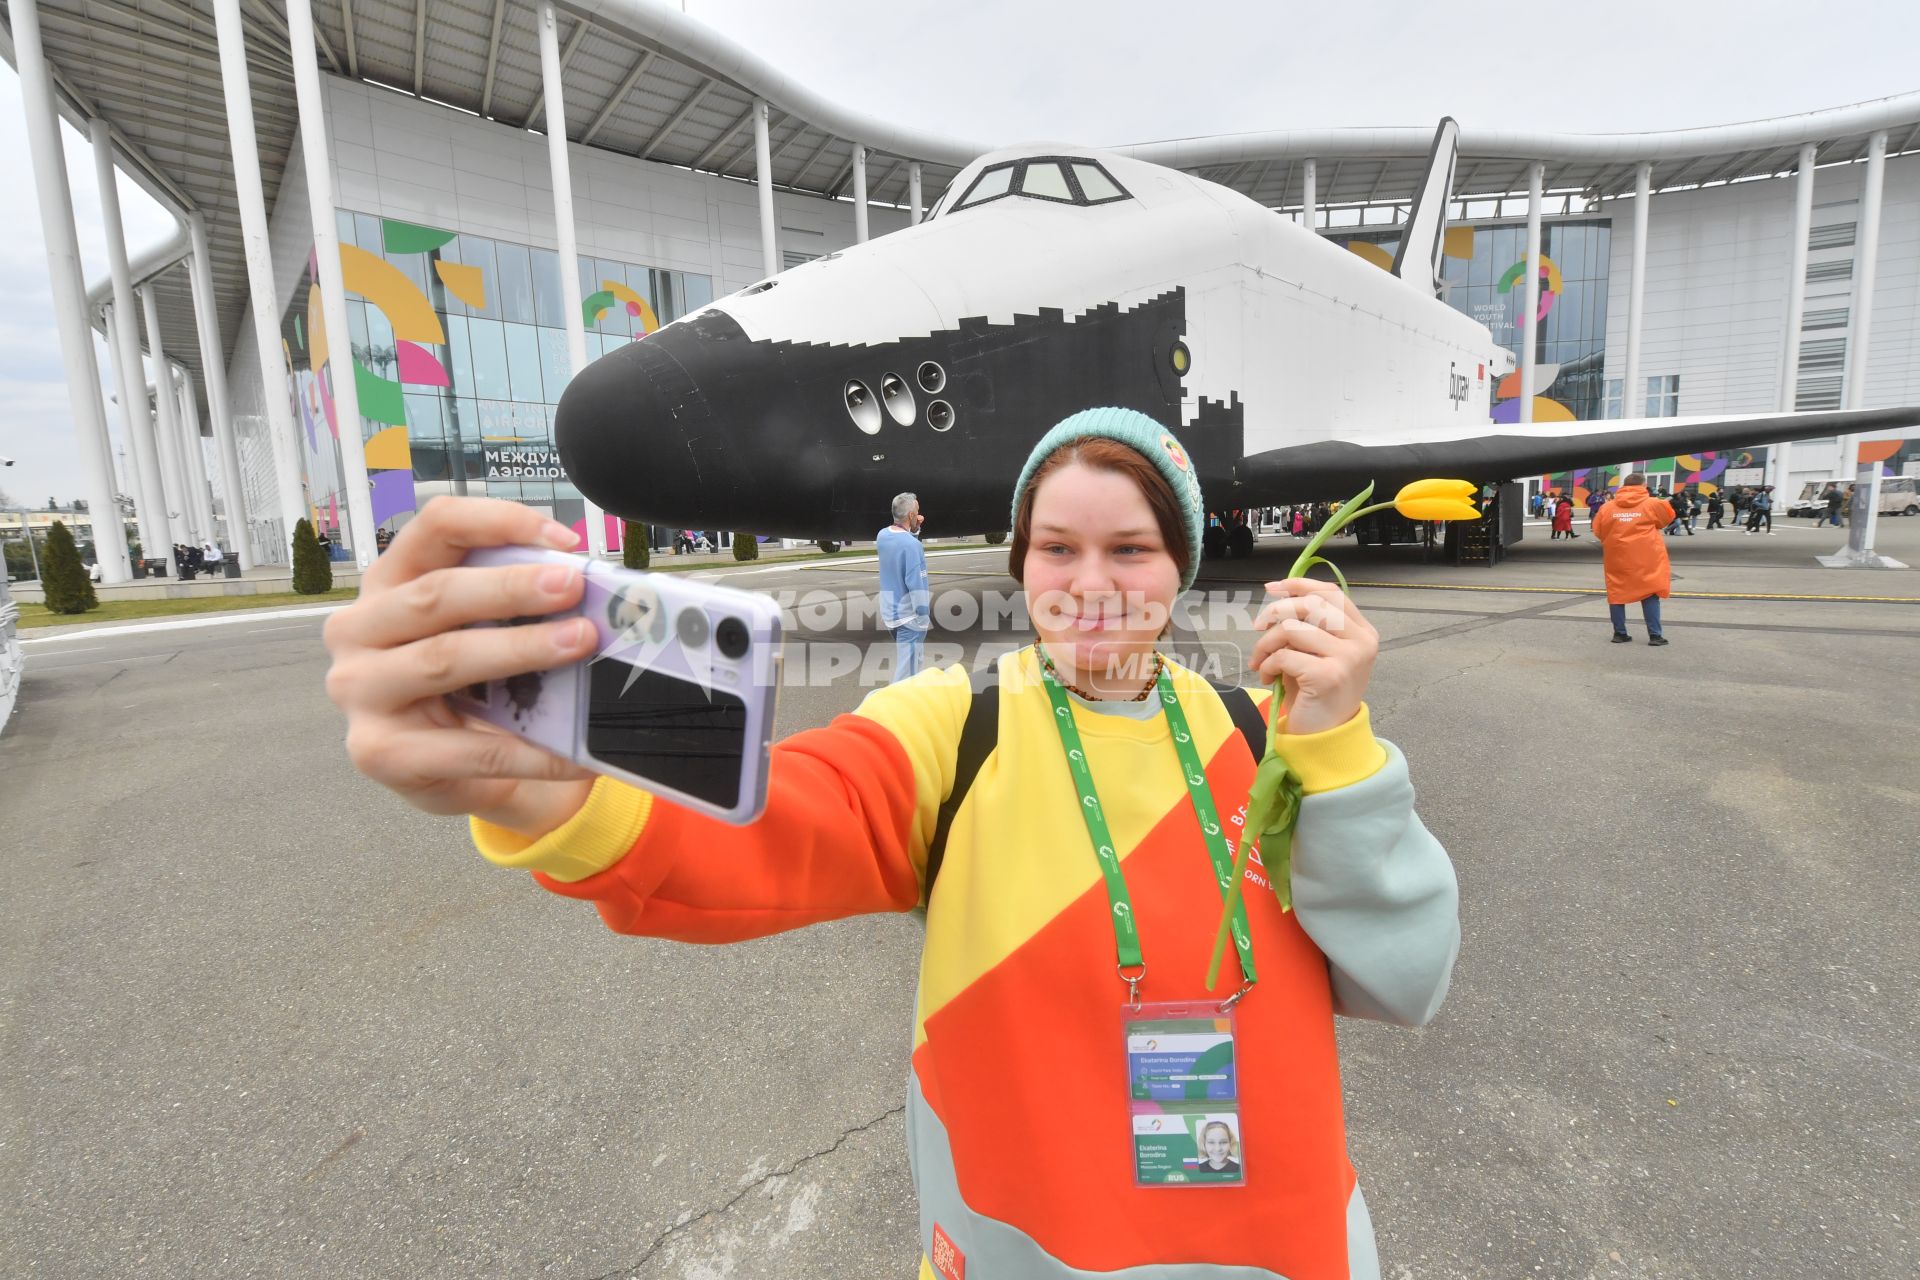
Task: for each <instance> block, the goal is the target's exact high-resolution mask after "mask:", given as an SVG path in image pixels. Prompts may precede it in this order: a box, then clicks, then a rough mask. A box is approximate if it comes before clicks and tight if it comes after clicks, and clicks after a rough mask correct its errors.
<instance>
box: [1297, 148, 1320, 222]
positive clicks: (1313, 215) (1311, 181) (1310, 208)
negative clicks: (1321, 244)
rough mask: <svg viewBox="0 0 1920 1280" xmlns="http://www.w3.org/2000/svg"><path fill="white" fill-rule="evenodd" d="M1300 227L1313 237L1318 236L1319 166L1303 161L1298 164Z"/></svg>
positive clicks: (1312, 162) (1316, 163)
mask: <svg viewBox="0 0 1920 1280" xmlns="http://www.w3.org/2000/svg"><path fill="white" fill-rule="evenodd" d="M1300 174H1301V177H1300V181H1301V183H1302V186H1303V189H1302V190H1301V192H1300V225H1301V226H1303V227H1305V228H1306V229H1307V230H1309V231H1311V232H1313V234H1315V235H1319V234H1320V165H1319V163H1318V162H1316V161H1313V160H1304V161H1302V162H1301V164H1300Z"/></svg>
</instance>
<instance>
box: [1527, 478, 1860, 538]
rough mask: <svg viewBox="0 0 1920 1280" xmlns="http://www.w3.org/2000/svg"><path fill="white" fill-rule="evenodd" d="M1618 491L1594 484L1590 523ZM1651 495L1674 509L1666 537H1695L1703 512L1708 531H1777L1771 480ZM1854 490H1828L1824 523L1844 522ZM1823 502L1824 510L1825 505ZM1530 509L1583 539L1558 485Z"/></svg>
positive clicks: (1535, 498) (1819, 512)
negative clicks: (1844, 512)
mask: <svg viewBox="0 0 1920 1280" xmlns="http://www.w3.org/2000/svg"><path fill="white" fill-rule="evenodd" d="M1618 493H1619V490H1618V489H1595V490H1593V491H1591V492H1590V493H1588V494H1587V523H1588V524H1589V525H1591V524H1592V523H1593V521H1594V520H1596V519H1597V518H1598V517H1599V515H1600V509H1601V508H1602V507H1603V506H1605V505H1606V504H1607V503H1608V502H1610V501H1612V500H1613V498H1614V497H1616V496H1617V495H1618ZM1648 496H1649V497H1653V498H1658V499H1660V500H1661V501H1662V502H1665V503H1666V504H1667V505H1668V506H1669V507H1670V508H1671V509H1672V511H1673V519H1672V520H1670V521H1669V522H1667V524H1666V526H1665V530H1664V532H1665V536H1667V537H1670V538H1672V537H1680V536H1683V535H1684V536H1686V537H1689V538H1691V537H1693V536H1694V535H1695V533H1696V532H1698V530H1697V529H1696V528H1695V525H1696V523H1697V522H1698V520H1699V519H1700V517H1701V516H1702V515H1704V516H1705V517H1706V519H1707V532H1709V533H1711V532H1712V531H1713V530H1715V529H1728V528H1736V527H1737V528H1743V529H1744V530H1745V531H1746V532H1747V533H1750V534H1753V533H1760V534H1771V533H1772V532H1773V510H1774V501H1775V499H1774V487H1773V486H1772V485H1770V484H1768V485H1738V486H1735V487H1733V488H1731V489H1721V488H1715V489H1714V490H1713V491H1712V492H1710V493H1704V494H1703V493H1702V492H1701V491H1700V489H1699V488H1698V487H1696V486H1690V485H1681V486H1680V487H1679V488H1678V489H1672V488H1667V487H1663V488H1661V489H1660V490H1659V491H1658V492H1657V493H1656V492H1652V491H1649V493H1648ZM1850 497H1851V495H1850V494H1845V493H1842V492H1841V491H1840V487H1839V485H1838V484H1829V485H1828V486H1827V488H1826V492H1825V493H1823V494H1821V495H1820V497H1819V498H1818V499H1817V502H1816V507H1815V513H1816V516H1817V517H1818V518H1819V519H1820V520H1821V522H1822V523H1825V521H1827V520H1829V519H1830V520H1832V522H1833V523H1834V524H1836V525H1837V524H1839V523H1840V514H1839V513H1840V512H1841V511H1842V510H1843V509H1844V508H1845V506H1846V504H1847V502H1848V501H1850ZM1823 507H1824V510H1823V509H1822V508H1823ZM1528 508H1529V510H1530V512H1531V513H1532V515H1533V518H1534V519H1536V520H1547V521H1550V522H1551V524H1552V527H1553V532H1552V534H1551V536H1552V537H1554V538H1569V539H1574V538H1578V537H1579V536H1580V535H1579V534H1577V533H1575V532H1574V529H1573V501H1572V499H1571V498H1569V497H1568V496H1567V495H1566V494H1565V493H1563V492H1561V491H1560V490H1558V489H1541V490H1539V491H1537V492H1535V493H1534V494H1533V495H1532V496H1531V497H1530V498H1529V499H1528Z"/></svg>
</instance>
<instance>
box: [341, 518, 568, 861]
mask: <svg viewBox="0 0 1920 1280" xmlns="http://www.w3.org/2000/svg"><path fill="white" fill-rule="evenodd" d="M577 542H578V537H577V535H576V534H575V533H574V532H573V531H572V530H571V529H569V528H567V527H566V526H565V525H563V524H560V523H559V522H558V521H555V520H549V519H547V518H546V517H544V516H542V515H540V514H539V513H538V512H536V511H534V510H532V509H531V508H529V507H524V506H521V505H520V504H519V503H517V502H504V501H500V500H498V499H489V498H435V499H434V500H433V501H431V502H429V503H428V504H427V505H426V506H425V507H424V508H423V509H422V510H421V512H420V514H419V515H418V516H416V517H415V518H414V519H413V520H411V521H409V522H408V523H407V526H406V527H405V528H404V529H402V530H401V531H400V534H399V536H398V537H396V538H394V540H393V544H392V545H391V546H390V547H388V548H387V550H386V551H385V552H384V553H383V554H382V555H381V556H380V557H379V558H378V559H377V560H376V561H375V562H374V563H373V564H372V565H371V566H370V567H369V568H368V569H367V572H366V573H365V574H364V575H363V576H362V578H361V580H360V597H359V599H357V600H355V601H354V602H353V603H352V604H350V605H348V606H347V607H346V608H344V609H342V610H340V611H339V612H338V613H336V614H334V615H333V616H332V617H330V618H328V619H327V626H326V633H325V638H326V645H327V651H328V652H329V653H330V654H331V655H332V656H333V664H332V666H331V667H330V668H329V669H328V671H327V696H328V697H330V698H332V699H333V701H334V704H335V705H336V706H338V707H339V708H340V709H341V710H342V711H344V712H345V713H346V716H347V755H348V757H349V758H351V759H352V761H353V765H354V768H356V769H358V770H359V771H360V772H361V773H364V774H366V775H367V776H368V777H369V778H372V779H373V780H374V781H375V782H378V783H381V784H383V785H384V786H386V787H388V788H390V789H391V790H393V791H395V792H397V793H398V794H399V795H400V796H401V798H403V799H404V800H406V801H407V803H409V804H411V805H414V806H415V807H417V808H420V809H425V810H426V811H427V812H428V813H446V814H453V813H470V814H473V815H475V816H476V817H479V818H482V819H484V820H485V821H488V822H491V823H494V824H496V825H498V826H502V827H505V828H507V829H509V830H512V831H517V832H519V833H521V834H523V835H526V836H530V837H538V836H541V835H544V834H546V833H547V832H549V831H551V830H553V829H554V828H555V827H557V826H559V825H560V824H561V823H563V822H565V821H566V820H567V819H568V818H570V817H572V816H573V814H574V813H575V812H576V811H578V809H579V808H580V806H581V805H582V804H583V803H584V802H585V801H586V797H587V792H588V791H589V790H590V789H591V787H592V783H593V775H592V774H590V773H588V772H587V771H586V770H584V769H582V768H580V767H579V766H578V765H576V764H574V763H573V762H572V761H570V760H563V759H561V758H560V757H559V756H556V755H554V754H553V753H551V752H549V751H546V750H544V749H542V748H540V747H536V746H534V745H533V744H532V743H529V742H525V741H522V740H521V739H520V738H517V737H514V736H513V735H512V734H509V733H506V732H503V731H502V730H499V729H495V728H494V727H493V726H491V725H487V724H484V723H483V722H481V721H478V720H473V719H469V718H467V717H465V716H462V715H461V714H460V713H459V712H457V711H455V710H453V708H452V707H450V706H448V705H447V702H446V699H445V697H444V696H443V695H444V694H447V693H450V692H452V691H453V690H455V689H460V688H463V687H465V686H466V685H470V684H476V683H479V682H481V681H485V680H499V679H503V678H505V677H507V676H513V675H519V674H521V673H523V672H528V671H541V670H545V669H547V668H549V667H558V666H564V665H566V664H567V663H570V662H578V661H580V660H581V659H583V658H585V657H587V656H588V655H589V654H590V653H592V652H593V649H594V644H595V636H594V629H593V625H592V624H591V623H589V622H588V621H587V620H586V619H584V618H568V619H565V620H563V621H557V622H541V623H531V624H527V625H523V626H515V627H474V628H471V629H463V628H466V626H467V624H468V623H473V622H498V621H505V620H507V619H509V618H520V617H527V616H539V615H544V614H551V613H556V612H558V611H560V610H562V609H569V608H572V607H573V606H574V605H576V604H578V603H579V602H580V594H581V591H582V589H583V586H584V580H583V579H582V577H581V571H580V568H579V567H577V566H567V565H514V566H510V567H501V568H485V569H482V568H469V567H467V566H465V565H463V564H462V563H461V562H462V561H463V560H464V559H465V558H466V555H467V552H469V551H471V550H475V549H477V548H481V547H504V546H522V547H536V548H539V549H542V550H549V549H552V550H562V551H571V550H573V549H574V546H575V545H576V543H577Z"/></svg>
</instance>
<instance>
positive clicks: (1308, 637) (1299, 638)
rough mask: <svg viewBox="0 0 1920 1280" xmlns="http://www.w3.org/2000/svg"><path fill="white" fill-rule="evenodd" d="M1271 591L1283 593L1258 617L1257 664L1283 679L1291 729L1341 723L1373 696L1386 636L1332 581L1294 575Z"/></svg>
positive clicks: (1315, 729)
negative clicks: (1370, 693) (1369, 686)
mask: <svg viewBox="0 0 1920 1280" xmlns="http://www.w3.org/2000/svg"><path fill="white" fill-rule="evenodd" d="M1267 591H1268V592H1269V593H1270V594H1272V595H1274V596H1275V597H1277V598H1276V599H1274V600H1271V601H1269V602H1268V604H1267V605H1266V607H1264V608H1263V609H1261V610H1260V615H1259V617H1258V618H1256V619H1255V621H1254V625H1255V626H1256V627H1258V628H1259V629H1260V630H1261V631H1262V632H1263V633H1264V634H1262V635H1261V637H1260V639H1259V641H1258V642H1256V643H1255V644H1254V646H1253V661H1252V663H1251V665H1252V667H1253V669H1254V670H1256V671H1258V672H1259V673H1260V678H1261V679H1262V680H1265V681H1267V682H1269V683H1271V682H1273V681H1275V680H1278V681H1281V682H1282V683H1281V689H1282V692H1283V694H1284V701H1283V702H1282V703H1281V712H1282V714H1284V715H1285V716H1286V717H1287V726H1286V731H1287V732H1288V733H1321V732H1324V731H1325V730H1328V729H1337V728H1339V727H1340V726H1341V725H1343V724H1345V723H1346V722H1347V721H1349V720H1351V719H1353V717H1354V716H1356V715H1357V714H1359V711H1360V704H1361V702H1362V701H1363V700H1364V699H1365V698H1366V696H1367V681H1368V679H1369V678H1370V677H1371V676H1372V675H1373V660H1374V658H1375V657H1376V656H1378V654H1379V652H1380V634H1379V633H1378V632H1377V631H1375V630H1374V629H1373V624H1371V623H1369V622H1368V621H1367V620H1366V619H1365V618H1363V617H1362V616H1361V615H1360V610H1359V608H1358V607H1357V606H1356V605H1355V604H1354V603H1353V601H1352V600H1351V599H1349V598H1348V597H1347V594H1346V593H1345V592H1344V591H1342V590H1340V588H1339V587H1338V586H1336V585H1334V584H1333V583H1331V582H1316V581H1314V580H1313V579H1311V578H1288V579H1287V580H1286V581H1284V582H1269V583H1268V584H1267Z"/></svg>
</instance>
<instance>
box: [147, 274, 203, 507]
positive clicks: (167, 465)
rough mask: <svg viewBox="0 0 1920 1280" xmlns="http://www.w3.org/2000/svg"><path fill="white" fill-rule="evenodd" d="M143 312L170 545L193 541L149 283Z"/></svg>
mask: <svg viewBox="0 0 1920 1280" xmlns="http://www.w3.org/2000/svg"><path fill="white" fill-rule="evenodd" d="M140 310H141V311H142V313H144V315H145V316H146V321H147V359H148V360H149V361H150V362H151V363H152V365H153V416H154V418H155V420H156V423H155V427H154V433H153V435H154V439H156V440H158V441H159V442H160V478H161V480H162V482H163V483H164V484H165V486H166V494H167V505H166V507H165V508H164V510H165V511H166V515H167V528H168V529H169V531H170V533H169V538H168V540H169V541H171V542H184V543H188V544H189V545H191V544H192V543H193V541H194V537H193V524H192V521H191V519H190V518H189V517H188V515H187V509H188V508H187V497H188V493H187V480H186V468H185V466H183V465H182V463H181V459H180V423H179V419H178V416H177V415H176V414H175V412H174V409H175V405H174V399H173V383H172V380H171V379H170V378H169V377H168V376H167V350H166V344H165V343H163V342H162V341H161V340H160V300H159V297H158V295H156V294H155V293H154V290H153V281H151V280H149V281H147V283H146V284H145V285H144V286H142V288H141V290H140Z"/></svg>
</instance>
